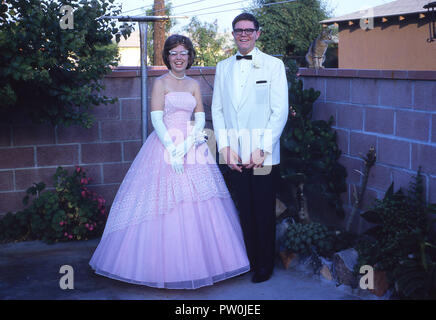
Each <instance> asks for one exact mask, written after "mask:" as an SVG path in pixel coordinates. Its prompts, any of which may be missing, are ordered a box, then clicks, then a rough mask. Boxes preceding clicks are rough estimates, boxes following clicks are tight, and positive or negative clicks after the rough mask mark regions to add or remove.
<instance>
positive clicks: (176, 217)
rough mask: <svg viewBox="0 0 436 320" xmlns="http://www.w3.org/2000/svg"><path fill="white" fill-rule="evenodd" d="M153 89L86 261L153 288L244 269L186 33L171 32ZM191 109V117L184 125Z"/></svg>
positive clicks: (189, 285) (191, 284) (204, 281)
mask: <svg viewBox="0 0 436 320" xmlns="http://www.w3.org/2000/svg"><path fill="white" fill-rule="evenodd" d="M163 58H164V62H165V64H166V66H167V67H168V70H169V71H168V73H166V74H164V75H163V76H161V77H159V78H157V79H156V80H155V82H154V85H153V90H152V96H151V120H152V123H153V127H154V129H155V130H154V131H153V132H152V133H151V134H150V136H149V137H148V139H147V140H146V142H145V143H144V145H143V146H142V148H141V150H140V151H139V153H138V155H137V156H136V158H135V160H134V161H133V163H132V165H131V167H130V169H129V171H128V172H127V174H126V177H125V178H124V180H123V182H122V184H121V186H120V188H119V190H118V193H117V195H116V196H115V199H114V202H113V205H112V208H111V211H110V213H109V217H108V221H107V223H106V227H105V230H104V233H103V236H102V239H101V241H100V243H99V245H98V247H97V249H96V251H95V253H94V255H93V256H92V259H91V261H90V266H91V267H92V268H93V269H94V270H95V272H96V273H97V274H100V275H103V276H107V277H110V278H113V279H117V280H121V281H126V282H130V283H135V284H142V285H147V286H150V287H157V288H169V289H195V288H198V287H202V286H206V285H211V284H213V283H214V282H217V281H220V280H224V279H227V278H230V277H233V276H236V275H239V274H241V273H244V272H247V271H249V269H250V267H249V261H248V258H247V255H246V251H245V245H244V240H243V235H242V231H241V228H240V224H239V217H238V214H237V211H236V209H235V206H234V203H233V201H232V199H231V197H230V194H229V192H228V189H227V187H226V185H225V182H224V180H223V177H222V175H221V173H220V171H219V169H218V167H217V165H216V163H215V160H214V158H213V157H212V154H211V152H209V149H208V147H207V144H206V143H201V142H203V141H204V140H203V139H204V136H202V132H203V129H204V125H205V113H204V110H203V104H202V100H201V93H200V87H199V84H198V83H197V81H195V80H194V79H192V78H190V77H188V76H186V70H187V69H189V68H190V67H191V65H192V63H193V61H194V58H195V51H194V48H193V46H192V42H191V41H190V39H189V38H187V37H184V36H181V35H172V36H170V37H169V38H168V39H167V40H166V42H165V45H164V50H163ZM193 112H194V118H195V124H194V126H192V125H190V120H191V116H192V113H193Z"/></svg>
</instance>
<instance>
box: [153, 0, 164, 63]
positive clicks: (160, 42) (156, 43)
mask: <svg viewBox="0 0 436 320" xmlns="http://www.w3.org/2000/svg"><path fill="white" fill-rule="evenodd" d="M153 8H154V14H153V15H155V16H164V15H165V1H164V0H154V7H153ZM165 23H166V21H156V22H154V33H153V48H154V54H153V57H154V59H153V65H154V66H163V65H164V62H163V59H162V50H163V46H164V42H165Z"/></svg>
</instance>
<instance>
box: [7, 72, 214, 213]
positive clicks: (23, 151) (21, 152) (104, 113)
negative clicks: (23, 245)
mask: <svg viewBox="0 0 436 320" xmlns="http://www.w3.org/2000/svg"><path fill="white" fill-rule="evenodd" d="M165 72H166V68H164V67H151V68H149V69H148V90H149V91H150V90H151V87H152V83H153V80H154V79H155V78H156V77H158V76H160V75H162V74H164V73H165ZM214 74H215V68H201V69H200V68H192V69H191V70H189V71H188V75H189V76H191V77H193V78H195V79H197V80H198V81H199V82H200V85H201V91H202V94H203V101H204V105H205V109H206V119H207V120H208V122H207V127H211V118H210V104H211V101H212V89H211V88H210V86H209V84H210V85H212V86H213V79H214ZM103 81H104V83H105V85H106V89H105V91H104V93H103V94H104V95H106V96H109V97H117V98H118V102H116V103H115V104H108V105H106V106H105V105H101V106H98V107H96V108H95V109H94V111H93V112H92V114H93V116H94V117H95V122H94V125H93V126H92V127H91V128H90V129H85V128H82V127H80V126H71V127H63V126H57V127H52V126H50V125H35V124H33V123H31V122H30V121H29V120H28V119H27V118H26V117H25V116H21V115H19V114H14V117H13V119H12V121H11V120H10V119H8V120H6V118H5V117H0V215H3V214H6V213H7V212H10V211H11V212H16V211H18V210H21V209H23V208H24V206H23V204H22V199H23V197H24V196H25V191H26V189H27V188H29V187H31V186H32V184H33V183H38V182H45V183H46V185H47V188H50V187H53V183H52V176H53V174H54V173H55V171H56V168H57V167H58V166H62V167H65V168H67V169H70V170H72V169H73V168H74V167H75V166H77V165H78V166H81V167H83V168H84V169H86V171H87V175H88V177H91V178H92V179H93V181H92V183H91V186H90V189H92V190H93V191H96V192H97V193H98V194H100V195H102V196H103V197H104V198H105V199H106V201H107V203H108V204H109V205H110V204H111V203H112V201H113V198H114V197H115V194H116V192H117V190H118V187H119V185H120V183H121V182H122V180H123V178H124V175H125V173H126V172H127V170H128V169H129V167H130V165H131V163H132V161H133V159H134V158H135V156H136V154H137V153H138V151H139V149H140V148H141V145H142V141H141V78H140V69H139V68H128V67H124V68H118V69H116V70H114V72H113V73H112V74H111V75H109V76H107V77H106V78H105V79H104V80H103ZM148 128H149V131H150V132H151V131H152V130H153V128H152V125H151V123H150V122H149V125H148Z"/></svg>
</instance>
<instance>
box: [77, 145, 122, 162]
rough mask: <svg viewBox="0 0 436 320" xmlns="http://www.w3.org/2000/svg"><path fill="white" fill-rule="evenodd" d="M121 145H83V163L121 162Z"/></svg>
mask: <svg viewBox="0 0 436 320" xmlns="http://www.w3.org/2000/svg"><path fill="white" fill-rule="evenodd" d="M120 161H121V144H120V143H87V144H82V159H81V162H82V163H97V162H120Z"/></svg>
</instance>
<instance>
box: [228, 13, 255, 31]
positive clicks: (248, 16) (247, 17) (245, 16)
mask: <svg viewBox="0 0 436 320" xmlns="http://www.w3.org/2000/svg"><path fill="white" fill-rule="evenodd" d="M242 20H248V21H252V22H253V23H254V28H255V29H256V30H257V31H258V30H259V21H257V19H256V18H255V16H253V15H252V14H251V13H248V12H244V13H241V14H240V15H238V16H237V17H236V18H235V19H233V22H232V28H233V30H234V29H235V24H236V23H238V22H239V21H242Z"/></svg>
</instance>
